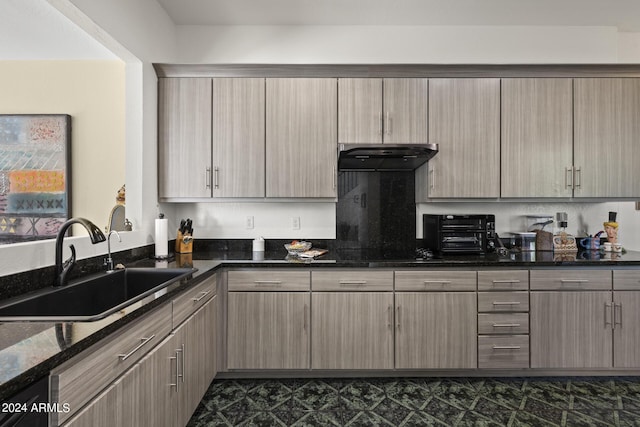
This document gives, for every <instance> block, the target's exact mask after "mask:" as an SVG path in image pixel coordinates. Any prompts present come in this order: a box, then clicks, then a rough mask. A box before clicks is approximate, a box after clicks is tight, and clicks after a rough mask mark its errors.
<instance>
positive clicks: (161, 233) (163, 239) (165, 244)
mask: <svg viewBox="0 0 640 427" xmlns="http://www.w3.org/2000/svg"><path fill="white" fill-rule="evenodd" d="M168 256H169V220H167V219H166V218H164V215H162V214H160V218H157V219H156V258H167V257H168Z"/></svg>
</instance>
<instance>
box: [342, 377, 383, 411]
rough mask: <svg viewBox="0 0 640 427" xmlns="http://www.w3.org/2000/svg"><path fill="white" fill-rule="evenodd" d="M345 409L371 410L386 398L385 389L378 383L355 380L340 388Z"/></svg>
mask: <svg viewBox="0 0 640 427" xmlns="http://www.w3.org/2000/svg"><path fill="white" fill-rule="evenodd" d="M340 398H341V400H342V404H343V405H344V408H345V410H361V411H364V410H371V409H373V408H375V407H376V406H377V405H378V404H379V403H380V402H382V401H383V400H384V399H385V398H386V394H385V391H384V390H383V389H382V388H380V387H379V386H378V385H377V384H376V383H371V382H369V381H353V382H351V383H349V384H346V385H344V386H343V387H342V388H341V389H340Z"/></svg>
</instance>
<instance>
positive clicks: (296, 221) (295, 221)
mask: <svg viewBox="0 0 640 427" xmlns="http://www.w3.org/2000/svg"><path fill="white" fill-rule="evenodd" d="M291 228H292V229H294V230H300V217H299V216H294V217H292V218H291Z"/></svg>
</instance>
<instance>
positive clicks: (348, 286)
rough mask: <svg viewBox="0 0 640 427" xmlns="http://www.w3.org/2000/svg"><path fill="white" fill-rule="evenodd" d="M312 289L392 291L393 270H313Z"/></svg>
mask: <svg viewBox="0 0 640 427" xmlns="http://www.w3.org/2000/svg"><path fill="white" fill-rule="evenodd" d="M311 288H312V289H313V291H338V292H339V291H349V292H354V291H355V292H357V291H393V271H391V270H389V271H386V270H385V271H370V270H344V271H336V270H333V271H313V272H312V273H311Z"/></svg>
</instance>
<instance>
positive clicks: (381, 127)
mask: <svg viewBox="0 0 640 427" xmlns="http://www.w3.org/2000/svg"><path fill="white" fill-rule="evenodd" d="M378 119H379V121H380V126H379V128H378V135H380V136H382V129H383V128H384V124H383V122H384V120H383V118H382V111H380V112H379V113H378Z"/></svg>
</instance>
